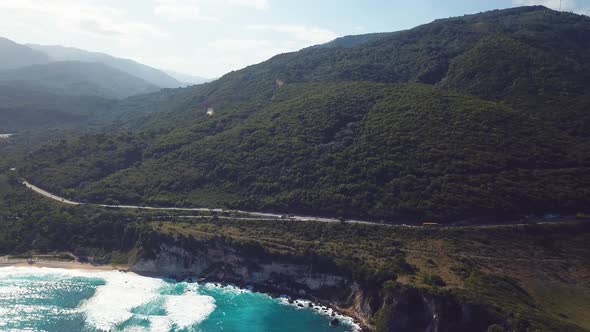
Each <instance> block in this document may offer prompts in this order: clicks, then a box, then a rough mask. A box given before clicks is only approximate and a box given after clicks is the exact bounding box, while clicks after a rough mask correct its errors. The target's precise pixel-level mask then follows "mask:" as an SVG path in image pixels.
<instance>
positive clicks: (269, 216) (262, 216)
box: [11, 168, 572, 228]
mask: <svg viewBox="0 0 590 332" xmlns="http://www.w3.org/2000/svg"><path fill="white" fill-rule="evenodd" d="M11 170H12V171H16V169H15V168H12V169H11ZM21 181H22V183H23V185H25V186H26V187H27V188H29V189H31V190H32V191H34V192H36V193H38V194H40V195H43V196H45V197H47V198H50V199H52V200H55V201H58V202H60V203H62V204H68V205H86V206H94V207H102V208H109V209H123V210H125V209H127V210H147V211H178V212H183V211H184V212H215V213H224V212H229V213H238V214H241V215H243V216H245V217H225V216H218V218H219V219H233V220H276V219H281V220H292V221H316V222H324V223H338V222H340V220H339V219H336V218H324V217H314V216H299V215H291V214H287V213H285V214H275V213H266V212H253V211H242V210H226V209H219V208H179V207H153V206H138V205H108V204H95V203H81V202H75V201H71V200H68V199H66V198H63V197H60V196H58V195H55V194H52V193H50V192H48V191H46V190H43V189H41V188H39V187H37V186H35V185H33V184H31V183H30V182H28V181H27V180H25V179H21ZM202 217H206V216H175V218H179V219H197V218H202ZM571 221H572V219H568V218H564V219H563V220H555V221H541V220H539V221H536V222H532V223H522V222H516V223H507V224H488V225H463V226H458V225H456V226H450V225H445V226H442V225H441V227H444V228H447V227H450V228H470V227H477V228H496V227H506V226H508V227H512V226H524V225H529V224H560V223H564V222H571ZM346 223H349V224H351V223H352V224H363V225H373V226H386V227H410V228H424V227H423V226H421V225H406V224H401V225H400V224H383V223H376V222H371V221H366V220H349V219H347V220H346ZM427 228H428V227H427Z"/></svg>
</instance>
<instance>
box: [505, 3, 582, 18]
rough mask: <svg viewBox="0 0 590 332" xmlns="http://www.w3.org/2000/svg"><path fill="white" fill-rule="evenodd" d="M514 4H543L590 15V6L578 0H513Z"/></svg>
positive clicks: (555, 8)
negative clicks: (580, 3)
mask: <svg viewBox="0 0 590 332" xmlns="http://www.w3.org/2000/svg"><path fill="white" fill-rule="evenodd" d="M512 4H513V5H514V6H535V5H541V6H545V7H547V8H551V9H553V10H559V9H560V8H561V10H564V11H569V12H574V13H578V14H585V15H590V8H587V7H586V8H585V7H582V6H580V5H579V4H578V2H577V1H576V0H561V1H560V0H512Z"/></svg>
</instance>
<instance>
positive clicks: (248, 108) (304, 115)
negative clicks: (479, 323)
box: [21, 7, 590, 222]
mask: <svg viewBox="0 0 590 332" xmlns="http://www.w3.org/2000/svg"><path fill="white" fill-rule="evenodd" d="M589 51H590V18H588V17H586V16H580V15H574V14H569V13H559V12H555V11H551V10H549V9H547V8H544V7H523V8H516V9H509V10H503V11H493V12H488V13H483V14H477V15H470V16H464V17H460V18H451V19H445V20H437V21H435V22H433V23H431V24H427V25H424V26H420V27H417V28H415V29H412V30H408V31H402V32H397V33H392V34H377V35H369V36H365V37H362V36H361V37H348V38H343V39H340V40H337V41H335V42H333V43H331V44H329V45H326V46H324V47H312V48H308V49H304V50H302V51H300V52H296V53H289V54H282V55H278V56H276V57H274V58H272V59H270V60H268V61H266V62H264V63H261V64H259V65H255V66H250V67H248V68H245V69H243V70H240V71H237V72H232V73H230V74H227V75H226V76H224V77H222V78H221V79H220V80H218V81H215V82H212V83H210V84H206V85H202V86H198V87H191V88H187V89H179V90H171V91H164V92H163V93H155V94H151V95H146V96H140V97H135V98H133V99H131V100H127V101H125V102H123V104H122V105H124V106H123V107H124V108H125V110H126V112H128V113H129V114H134V115H133V116H131V119H132V120H129V121H128V122H127V124H125V125H123V128H125V129H132V130H133V132H132V133H130V134H125V135H120V136H114V137H108V138H105V137H102V136H101V137H98V136H88V137H84V138H82V139H73V140H70V141H67V142H60V143H59V144H58V145H52V146H51V145H50V146H47V147H45V148H43V149H41V150H40V151H39V152H38V153H36V154H34V155H31V156H30V157H29V158H28V159H27V160H25V161H23V162H22V165H21V167H22V168H23V174H25V175H26V176H27V177H29V178H30V179H32V180H33V181H35V182H37V183H38V184H40V185H41V186H44V187H46V188H48V189H50V190H53V191H56V192H59V193H63V194H65V195H66V196H68V197H72V198H78V199H83V200H88V201H105V200H109V199H110V200H116V201H120V202H134V203H140V202H146V203H152V204H178V205H206V206H210V205H221V206H229V207H241V208H247V209H264V210H280V211H302V212H307V213H314V214H325V215H331V216H336V215H344V216H357V217H368V218H371V219H374V220H386V221H391V222H394V221H400V220H408V219H409V220H421V219H424V218H429V219H434V220H441V221H447V220H456V219H463V218H468V217H477V216H490V215H493V216H504V215H518V214H529V213H547V212H578V211H581V210H583V209H585V208H587V207H588V206H590V193H589V192H588V188H589V186H588V185H589V184H590V140H589V136H588V133H589V132H590V128H589V126H590V113H589V112H588V111H587V110H588V107H589V106H590V99H589V98H590V97H589V96H590V87H589V86H588V85H587V84H586V83H585V82H588V81H589V78H590V66H589V65H588V64H589V63H590V61H588V60H589V58H590V52H589ZM145 113H150V114H149V115H145Z"/></svg>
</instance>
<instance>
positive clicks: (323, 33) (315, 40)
mask: <svg viewBox="0 0 590 332" xmlns="http://www.w3.org/2000/svg"><path fill="white" fill-rule="evenodd" d="M248 29H252V30H265V31H272V32H278V33H284V34H288V35H290V36H291V38H294V39H296V40H298V41H301V42H304V43H308V44H322V43H327V42H329V41H332V40H334V39H336V38H337V37H338V34H336V33H335V32H333V31H330V30H326V29H321V28H316V27H307V26H303V25H283V24H279V25H251V26H249V27H248ZM306 46H310V45H306Z"/></svg>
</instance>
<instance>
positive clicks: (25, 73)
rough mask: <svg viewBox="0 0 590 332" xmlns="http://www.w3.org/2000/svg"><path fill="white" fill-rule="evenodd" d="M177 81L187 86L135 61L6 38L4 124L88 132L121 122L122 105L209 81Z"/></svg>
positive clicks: (0, 118)
mask: <svg viewBox="0 0 590 332" xmlns="http://www.w3.org/2000/svg"><path fill="white" fill-rule="evenodd" d="M174 75H175V76H177V77H179V78H181V79H182V80H183V81H182V82H181V81H179V80H177V79H175V78H173V77H172V76H171V75H169V74H167V73H166V72H164V71H162V70H158V69H155V68H152V67H149V66H146V65H143V64H141V63H138V62H135V61H133V60H128V59H120V58H116V57H113V56H110V55H107V54H103V53H94V52H88V51H84V50H80V49H76V48H69V47H63V46H43V45H34V44H28V45H21V44H18V43H15V42H13V41H11V40H8V39H6V38H0V99H2V105H0V123H2V128H4V129H5V130H9V131H14V130H19V129H25V128H48V127H56V128H60V127H85V126H87V125H89V124H91V123H94V124H98V123H104V122H105V121H106V119H112V118H113V117H117V116H118V114H117V112H116V108H113V107H112V105H113V104H115V103H116V100H121V99H124V98H127V97H130V96H134V95H140V94H146V93H150V92H156V91H159V90H161V89H165V88H178V87H186V86H188V85H192V84H201V83H204V82H207V81H208V80H207V79H204V78H199V77H192V76H190V75H182V74H180V73H175V74H174Z"/></svg>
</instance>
